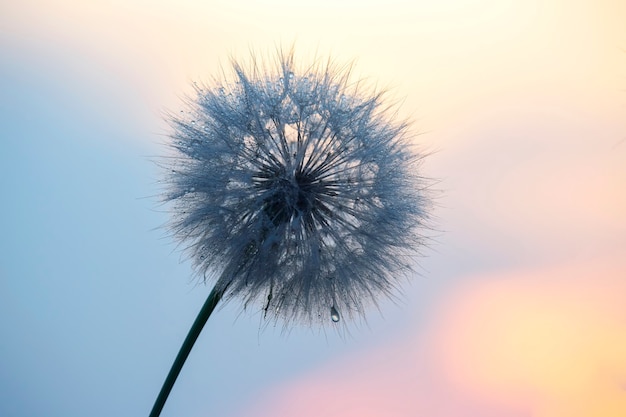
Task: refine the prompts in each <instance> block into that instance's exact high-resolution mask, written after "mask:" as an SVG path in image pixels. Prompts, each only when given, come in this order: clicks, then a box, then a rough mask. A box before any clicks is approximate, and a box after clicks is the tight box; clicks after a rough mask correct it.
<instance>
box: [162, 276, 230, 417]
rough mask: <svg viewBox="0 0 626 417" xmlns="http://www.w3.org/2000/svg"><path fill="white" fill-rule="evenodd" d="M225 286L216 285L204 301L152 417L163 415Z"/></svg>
mask: <svg viewBox="0 0 626 417" xmlns="http://www.w3.org/2000/svg"><path fill="white" fill-rule="evenodd" d="M224 291H225V288H221V289H219V290H218V289H216V288H215V287H214V288H213V290H212V291H211V293H210V294H209V296H208V297H207V300H206V301H205V302H204V305H203V306H202V309H201V310H200V312H199V313H198V316H197V317H196V320H195V321H194V322H193V324H192V325H191V328H190V329H189V333H187V337H186V338H185V341H184V342H183V344H182V346H181V347H180V350H179V351H178V355H177V356H176V359H175V360H174V363H173V364H172V367H171V369H170V372H169V373H168V374H167V378H165V382H163V386H162V387H161V392H159V396H158V397H157V399H156V401H155V402H154V406H153V407H152V411H151V412H150V417H158V416H160V415H161V411H162V410H163V406H164V405H165V401H167V397H168V396H169V395H170V391H172V387H173V386H174V383H175V382H176V378H178V374H179V373H180V370H181V369H182V368H183V365H184V364H185V361H186V360H187V356H189V352H191V348H192V347H193V345H194V343H196V340H197V339H198V336H199V335H200V332H201V331H202V328H203V327H204V325H205V324H206V322H207V320H208V319H209V317H210V316H211V313H212V312H213V310H214V309H215V306H216V305H217V303H218V302H219V301H220V299H221V298H222V295H224Z"/></svg>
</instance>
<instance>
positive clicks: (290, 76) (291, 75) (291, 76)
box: [289, 72, 293, 80]
mask: <svg viewBox="0 0 626 417" xmlns="http://www.w3.org/2000/svg"><path fill="white" fill-rule="evenodd" d="M289 79H290V80H292V79H293V72H290V73H289Z"/></svg>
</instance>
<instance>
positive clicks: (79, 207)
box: [0, 0, 626, 417]
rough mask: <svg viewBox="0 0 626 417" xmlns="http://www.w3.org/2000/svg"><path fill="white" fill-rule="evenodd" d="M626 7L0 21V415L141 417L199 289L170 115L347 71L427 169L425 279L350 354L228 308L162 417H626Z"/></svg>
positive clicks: (48, 8) (209, 8) (232, 4)
mask: <svg viewBox="0 0 626 417" xmlns="http://www.w3.org/2000/svg"><path fill="white" fill-rule="evenodd" d="M625 21H626V2H624V1H623V0H613V1H610V0H598V1H591V0H586V1H578V2H572V1H567V0H544V1H539V0H526V1H521V0H510V1H496V0H442V1H438V2H434V1H421V0H418V1H402V0H391V1H386V2H382V1H379V2H374V1H365V0H363V1H359V2H356V1H341V0H335V1H330V0H320V1H317V2H315V3H305V2H296V1H293V0H291V1H286V0H285V1H283V0H272V1H266V2H261V1H236V0H231V1H192V0H182V1H173V0H159V1H152V2H149V1H144V0H134V1H133V0H131V1H121V0H109V1H104V0H94V1H77V0H49V1H43V0H26V1H21V2H19V4H18V3H17V2H8V1H2V2H1V3H0V56H1V57H2V58H1V59H0V123H1V125H2V127H3V130H2V135H1V136H0V140H1V141H2V142H1V143H2V151H1V152H0V173H1V175H0V187H1V189H2V190H3V192H4V193H3V198H2V205H1V206H0V207H1V208H0V212H1V214H2V216H0V230H2V238H0V334H1V339H0V340H1V342H0V415H1V416H19V417H21V416H51V415H54V416H57V415H58V416H67V417H74V416H75V417H79V416H80V417H83V416H94V417H98V416H138V415H139V416H140V415H147V414H148V412H149V410H150V407H151V406H152V402H153V401H154V398H155V396H156V394H157V392H158V389H159V388H160V385H161V383H162V381H163V378H164V377H165V375H166V373H167V371H168V369H169V366H170V365H171V361H172V359H173V357H174V356H175V354H176V352H177V350H178V348H179V346H180V343H181V341H182V339H183V338H184V336H185V334H186V332H187V330H188V327H189V326H190V324H191V322H192V321H193V319H194V317H195V315H196V314H197V311H198V309H199V308H200V306H201V304H202V302H203V301H204V298H205V297H206V296H207V294H208V292H209V288H207V287H205V286H204V285H201V284H196V281H194V280H193V279H192V276H191V271H190V265H189V263H188V262H185V261H184V260H181V259H180V256H179V254H178V252H177V250H176V247H175V245H174V243H173V242H172V241H171V240H170V239H169V238H168V237H167V236H166V233H165V232H164V230H163V229H161V228H160V226H161V225H162V224H163V223H165V222H166V220H167V213H166V212H165V208H164V207H159V206H158V205H157V200H158V199H157V197H155V196H156V195H158V193H159V185H158V182H157V181H158V178H159V172H158V169H157V168H156V166H155V165H154V163H153V162H152V160H154V158H156V157H157V156H158V155H160V154H161V153H162V152H163V147H162V144H163V143H164V142H166V140H167V137H166V134H167V126H166V125H165V123H164V122H163V120H162V119H163V118H162V115H163V112H164V111H165V110H174V111H177V110H178V109H179V108H180V106H181V101H180V98H181V97H182V96H184V94H185V93H188V92H190V90H191V87H190V86H191V83H192V81H196V80H197V81H210V79H211V77H212V76H214V75H218V74H219V73H220V71H221V70H220V68H221V67H220V66H227V65H228V59H229V57H230V56H234V57H236V58H242V59H245V58H246V57H247V56H248V52H249V50H250V49H254V50H256V51H260V52H261V53H271V52H272V51H273V50H275V48H276V47H277V46H280V45H286V46H290V45H292V44H294V43H295V45H296V51H297V52H296V53H297V56H298V57H300V59H301V60H304V61H306V60H307V59H311V58H312V57H313V56H315V55H317V56H327V55H331V56H333V57H334V58H336V59H337V60H338V61H340V62H350V61H355V72H356V75H357V76H363V77H366V78H367V79H368V80H372V81H373V82H375V83H377V85H378V86H380V87H381V88H386V89H388V90H389V91H390V95H391V97H393V98H396V99H398V100H400V101H401V102H402V108H401V115H402V116H404V117H409V118H411V119H412V120H413V121H414V125H413V126H414V130H415V132H416V133H419V135H417V136H416V138H415V140H416V141H417V142H419V143H420V144H422V145H423V147H424V149H427V150H429V151H432V152H433V154H432V155H431V156H430V157H429V158H428V160H427V161H426V163H425V164H424V167H423V168H424V173H425V174H426V175H428V176H430V177H433V178H436V179H437V180H438V182H437V185H436V188H437V189H438V190H440V192H439V198H438V199H437V207H436V209H435V212H434V214H435V220H436V222H437V224H438V227H437V229H438V230H437V231H435V232H433V235H435V239H434V243H433V245H432V248H429V249H427V250H425V254H427V255H428V256H426V257H424V258H423V259H421V260H420V264H421V266H422V270H421V276H416V277H415V278H414V279H413V280H412V282H411V283H410V284H409V285H407V286H406V287H405V288H404V290H403V292H402V295H401V297H400V302H399V303H393V302H382V303H381V305H380V310H381V313H382V316H384V317H381V314H380V313H379V312H377V311H375V310H374V311H372V312H371V314H370V315H369V316H368V323H367V325H364V324H360V325H358V324H357V325H354V326H351V327H350V334H349V335H347V336H344V337H342V336H339V335H337V334H336V333H335V332H334V331H333V330H329V331H326V332H317V331H311V330H309V329H306V328H294V329H293V330H291V331H290V332H289V334H287V335H285V334H283V332H282V331H281V329H280V328H272V327H270V328H267V329H265V330H262V329H261V328H262V327H263V323H262V319H261V315H260V314H258V313H255V312H254V311H252V312H246V313H243V314H241V312H240V306H238V305H236V303H231V304H228V305H226V306H224V307H223V308H222V309H219V310H218V311H217V312H216V313H215V315H214V316H213V317H212V318H211V320H210V321H209V323H208V324H207V326H206V327H205V329H204V332H203V334H202V335H201V337H200V339H199V340H198V343H197V344H196V347H195V349H194V351H193V352H192V354H191V356H190V357H189V360H188V362H187V365H186V367H185V368H184V369H183V372H182V373H181V376H180V378H179V380H178V382H177V384H176V386H175V388H174V390H173V392H172V395H171V397H170V400H169V401H168V403H167V405H166V407H165V409H164V412H163V414H162V415H163V416H164V417H166V416H190V417H204V416H207V417H208V416H215V415H219V416H225V417H244V416H246V417H270V416H271V417H287V416H289V417H291V416H294V415H295V416H299V417H309V416H311V417H312V416H315V417H339V416H341V417H352V416H355V417H356V416H359V417H374V416H385V417H413V416H428V417H475V416H481V417H598V416H602V417H618V416H624V415H626V302H625V301H624V300H625V299H626V298H625V297H626V256H625V255H624V254H626V191H625V190H626V25H625V24H624V22H625Z"/></svg>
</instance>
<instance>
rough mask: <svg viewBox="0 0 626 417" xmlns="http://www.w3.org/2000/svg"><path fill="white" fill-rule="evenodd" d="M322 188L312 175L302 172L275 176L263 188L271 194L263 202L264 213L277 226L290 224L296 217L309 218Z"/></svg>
mask: <svg viewBox="0 0 626 417" xmlns="http://www.w3.org/2000/svg"><path fill="white" fill-rule="evenodd" d="M289 177H291V178H289ZM321 186H322V184H321V183H320V182H319V181H317V184H316V180H315V178H314V177H313V176H312V175H307V174H305V173H302V172H295V173H293V174H292V175H287V174H286V173H284V172H283V173H282V175H280V174H279V175H275V176H274V177H273V178H271V179H268V180H267V181H264V182H263V185H262V188H265V189H266V191H267V192H268V194H269V195H268V196H267V197H266V198H265V199H264V200H263V211H264V212H265V214H266V215H267V217H268V218H269V219H270V220H271V221H272V223H274V225H276V226H278V225H280V224H285V223H288V222H289V221H290V220H291V219H292V218H293V217H294V216H295V215H299V216H301V217H309V216H308V214H310V213H311V212H312V211H313V210H314V209H315V206H316V200H317V199H316V194H317V192H318V191H319V190H318V188H319V187H321Z"/></svg>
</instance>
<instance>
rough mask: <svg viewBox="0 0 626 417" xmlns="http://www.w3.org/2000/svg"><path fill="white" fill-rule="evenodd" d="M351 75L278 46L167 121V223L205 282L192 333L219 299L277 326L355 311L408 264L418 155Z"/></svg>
mask: <svg viewBox="0 0 626 417" xmlns="http://www.w3.org/2000/svg"><path fill="white" fill-rule="evenodd" d="M360 84H361V83H359V82H353V81H352V80H351V78H350V71H349V67H346V68H344V69H339V68H337V67H335V66H333V65H332V64H331V63H329V64H326V65H319V64H316V65H313V66H311V67H303V68H300V67H297V66H296V65H295V62H294V56H293V54H291V53H289V54H279V58H278V60H277V62H276V63H275V64H274V66H272V65H260V64H258V63H257V61H256V60H254V59H253V64H252V65H250V66H249V67H248V68H245V67H244V66H242V65H240V64H238V63H234V72H233V77H232V79H226V80H219V81H215V82H214V84H213V85H210V86H208V87H197V88H196V97H194V98H192V99H190V101H189V106H188V109H187V110H186V111H183V112H181V114H180V115H175V116H173V117H172V120H171V122H172V125H173V133H172V135H171V137H172V139H173V148H174V152H173V155H171V156H170V158H168V159H167V161H169V163H168V173H169V174H168V176H167V179H166V184H167V186H168V189H167V194H166V200H167V201H170V202H172V203H173V204H172V209H173V210H172V212H173V216H172V222H171V230H172V231H173V235H174V237H175V238H176V239H177V240H179V241H180V242H181V243H182V244H183V246H184V248H185V250H186V251H187V253H188V254H189V255H190V258H191V259H192V260H193V263H194V266H195V268H196V271H197V272H198V273H200V274H202V275H203V276H204V277H205V279H206V280H207V281H210V282H213V283H214V289H213V292H212V293H211V296H210V297H209V300H207V304H206V305H205V308H204V309H203V311H204V313H201V316H202V315H203V314H204V316H203V317H204V318H202V319H200V317H199V320H200V321H197V322H196V324H194V327H196V326H200V327H199V329H196V332H197V333H199V331H200V330H201V328H202V326H203V325H204V322H206V319H208V316H209V315H210V314H211V311H212V310H213V308H214V307H215V304H217V302H218V301H219V300H220V299H231V298H238V299H241V300H242V301H243V304H244V306H251V305H256V306H258V309H259V311H261V312H262V313H263V316H264V317H267V318H268V319H278V318H280V319H282V320H283V321H284V322H285V323H286V324H288V323H290V322H294V321H296V322H305V323H307V324H311V323H322V324H323V323H332V322H335V323H336V322H338V321H340V320H341V318H354V317H355V316H361V315H363V314H364V312H365V310H366V307H367V306H368V305H370V304H373V303H375V302H376V299H377V297H378V296H379V295H381V294H383V295H390V294H391V292H392V290H393V289H394V288H395V287H396V285H397V284H398V283H399V282H400V280H401V279H403V278H404V277H405V276H406V274H407V272H410V271H411V262H412V256H413V255H415V254H416V252H417V251H418V249H419V248H420V246H421V244H422V238H421V233H420V232H421V231H422V230H423V227H424V225H425V221H426V219H427V213H426V208H427V207H428V199H427V198H426V196H425V193H424V183H423V181H422V178H421V177H420V175H419V173H418V167H419V161H420V160H421V155H420V154H418V153H416V152H415V150H414V147H413V146H412V145H411V144H410V143H409V134H408V129H407V124H406V123H405V122H402V121H398V120H396V118H395V113H394V109H393V107H390V106H388V105H386V104H385V103H384V101H383V99H382V94H381V93H378V92H375V91H373V90H371V89H367V88H364V87H362V86H361V85H360ZM207 306H208V307H207ZM196 337H197V335H196ZM194 340H195V339H192V340H191V341H190V344H191V345H190V346H188V348H189V349H191V346H192V345H193V341H194ZM186 343H187V341H186ZM181 350H182V349H181ZM185 358H186V356H185ZM182 361H183V362H184V358H183V359H182ZM180 366H182V363H181V364H180ZM174 379H175V376H174ZM172 384H173V381H172ZM163 401H164V400H163ZM153 415H158V414H153Z"/></svg>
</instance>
